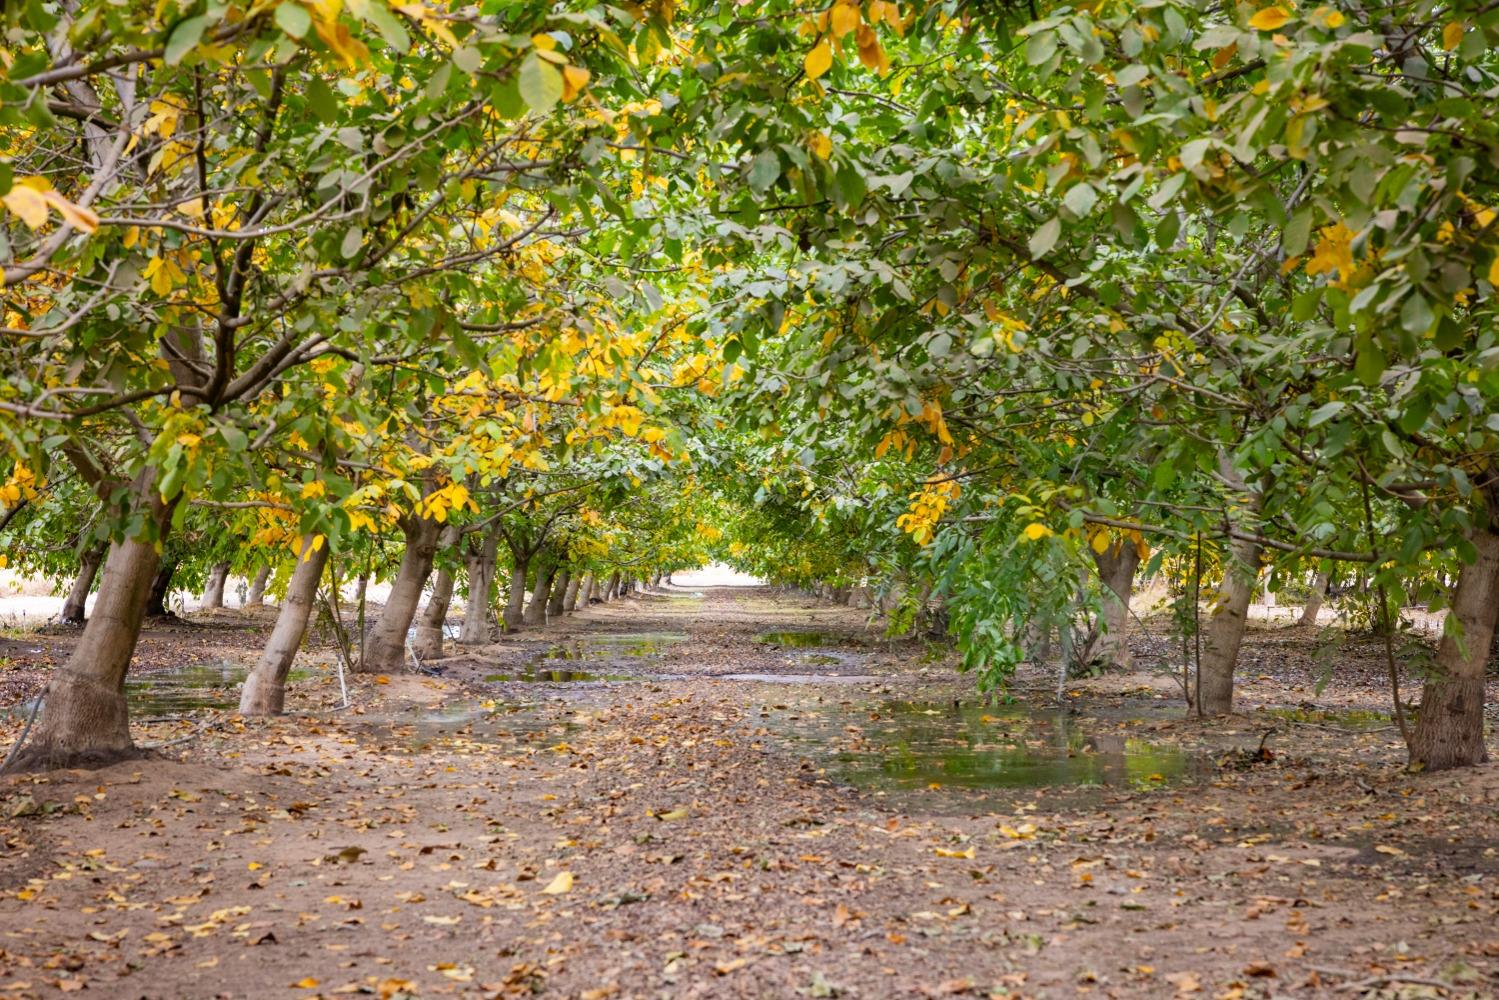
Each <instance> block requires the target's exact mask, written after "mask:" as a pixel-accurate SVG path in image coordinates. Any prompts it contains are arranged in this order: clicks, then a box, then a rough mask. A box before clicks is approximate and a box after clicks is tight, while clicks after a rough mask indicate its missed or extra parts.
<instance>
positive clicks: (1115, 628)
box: [1093, 541, 1140, 670]
mask: <svg viewBox="0 0 1499 1000" xmlns="http://www.w3.org/2000/svg"><path fill="white" fill-rule="evenodd" d="M1093 562H1094V564H1095V565H1096V566H1097V567H1098V577H1099V579H1100V580H1102V581H1103V610H1102V613H1101V614H1100V616H1099V617H1100V618H1101V619H1102V622H1101V623H1100V624H1102V626H1103V634H1102V635H1101V636H1099V638H1098V642H1097V644H1096V645H1095V646H1094V647H1093V659H1094V660H1096V661H1100V662H1102V663H1104V664H1106V665H1108V666H1111V667H1118V668H1119V669H1121V670H1128V669H1129V668H1130V666H1131V665H1132V664H1133V663H1134V658H1133V657H1132V656H1131V655H1130V651H1129V595H1130V592H1131V591H1132V590H1133V589H1134V584H1135V570H1137V569H1138V568H1139V566H1140V550H1139V549H1137V548H1136V547H1135V545H1134V543H1133V542H1130V541H1122V542H1115V543H1114V544H1113V545H1110V546H1109V547H1108V548H1107V549H1105V550H1104V551H1102V552H1094V553H1093Z"/></svg>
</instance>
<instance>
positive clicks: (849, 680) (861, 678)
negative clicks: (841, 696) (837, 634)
mask: <svg viewBox="0 0 1499 1000" xmlns="http://www.w3.org/2000/svg"><path fill="white" fill-rule="evenodd" d="M833 662H834V663H837V662H838V661H837V660H834V661H833ZM713 679H714V680H719V681H760V682H762V683H765V684H867V683H870V682H879V681H884V680H887V679H888V678H885V677H880V676H878V675H876V674H718V675H716V676H715V677H714V678H713Z"/></svg>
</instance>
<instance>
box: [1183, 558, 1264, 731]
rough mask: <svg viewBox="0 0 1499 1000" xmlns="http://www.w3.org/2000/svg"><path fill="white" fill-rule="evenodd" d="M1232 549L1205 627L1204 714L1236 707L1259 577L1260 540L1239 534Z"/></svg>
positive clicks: (1203, 664)
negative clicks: (1238, 667) (1237, 669)
mask: <svg viewBox="0 0 1499 1000" xmlns="http://www.w3.org/2000/svg"><path fill="white" fill-rule="evenodd" d="M1229 553H1230V562H1229V565H1228V566H1226V567H1225V568H1224V577H1223V585H1222V587H1221V588H1220V590H1219V594H1218V596H1217V598H1216V599H1215V600H1214V601H1213V602H1212V604H1213V611H1212V614H1211V616H1210V617H1209V618H1208V622H1207V625H1205V626H1204V627H1203V630H1202V666H1201V668H1200V669H1201V671H1202V676H1201V677H1200V678H1199V679H1198V681H1199V684H1200V686H1201V690H1202V704H1201V705H1200V706H1199V709H1200V711H1201V713H1202V714H1203V715H1227V714H1228V713H1230V712H1232V711H1233V710H1234V665H1235V664H1236V663H1237V662H1238V659H1239V644H1240V643H1242V642H1243V641H1244V625H1245V622H1246V620H1247V616H1248V613H1249V602H1250V599H1251V598H1253V596H1254V586H1255V581H1256V580H1257V579H1258V578H1259V568H1260V545H1259V543H1258V542H1253V541H1248V540H1246V539H1237V538H1236V539H1234V541H1233V543H1232V544H1231V545H1230V546H1229Z"/></svg>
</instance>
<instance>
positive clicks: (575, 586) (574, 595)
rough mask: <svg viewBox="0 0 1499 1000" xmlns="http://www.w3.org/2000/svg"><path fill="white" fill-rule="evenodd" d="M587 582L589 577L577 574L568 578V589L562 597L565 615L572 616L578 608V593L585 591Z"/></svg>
mask: <svg viewBox="0 0 1499 1000" xmlns="http://www.w3.org/2000/svg"><path fill="white" fill-rule="evenodd" d="M586 582H587V577H585V576H579V575H578V574H577V573H574V574H572V575H571V576H570V577H568V581H567V589H566V590H565V591H564V592H563V595H562V611H563V613H565V614H571V613H572V611H573V609H574V608H576V607H577V606H578V591H580V590H582V589H583V584H584V583H586Z"/></svg>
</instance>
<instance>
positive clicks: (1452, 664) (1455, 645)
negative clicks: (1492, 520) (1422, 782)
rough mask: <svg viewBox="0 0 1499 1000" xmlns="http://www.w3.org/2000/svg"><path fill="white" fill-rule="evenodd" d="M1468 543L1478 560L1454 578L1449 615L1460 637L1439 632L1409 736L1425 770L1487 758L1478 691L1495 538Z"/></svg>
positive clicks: (1495, 576)
mask: <svg viewBox="0 0 1499 1000" xmlns="http://www.w3.org/2000/svg"><path fill="white" fill-rule="evenodd" d="M1473 544H1474V546H1475V547H1476V548H1477V549H1478V558H1477V559H1476V560H1475V561H1474V562H1473V564H1472V565H1471V566H1464V567H1463V568H1462V572H1460V573H1459V574H1458V576H1457V584H1456V585H1455V586H1454V587H1453V590H1452V610H1451V612H1449V613H1450V614H1451V615H1452V617H1453V619H1454V620H1455V621H1456V622H1457V623H1458V624H1459V625H1461V626H1462V636H1461V637H1460V638H1459V637H1457V636H1454V635H1453V634H1452V633H1451V632H1448V631H1444V633H1443V635H1442V641H1441V643H1440V644H1439V645H1438V646H1437V657H1436V664H1435V669H1434V670H1433V672H1432V674H1431V676H1429V677H1428V678H1427V679H1426V684H1425V687H1424V688H1423V689H1422V692H1421V712H1420V715H1419V717H1418V718H1417V720H1416V729H1415V732H1414V733H1412V734H1411V747H1410V756H1411V764H1412V766H1414V767H1418V768H1421V769H1423V770H1427V771H1441V770H1444V769H1446V768H1449V767H1466V766H1469V765H1472V764H1482V763H1484V762H1485V761H1487V760H1488V759H1489V757H1488V750H1487V748H1486V747H1485V746H1484V740H1483V697H1484V692H1483V687H1484V670H1485V668H1486V666H1487V664H1488V653H1489V646H1490V644H1491V643H1492V642H1493V640H1494V623H1495V618H1496V616H1499V534H1496V533H1495V532H1494V531H1493V530H1492V529H1491V530H1487V531H1479V532H1477V534H1476V535H1475V537H1474V538H1473Z"/></svg>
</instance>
